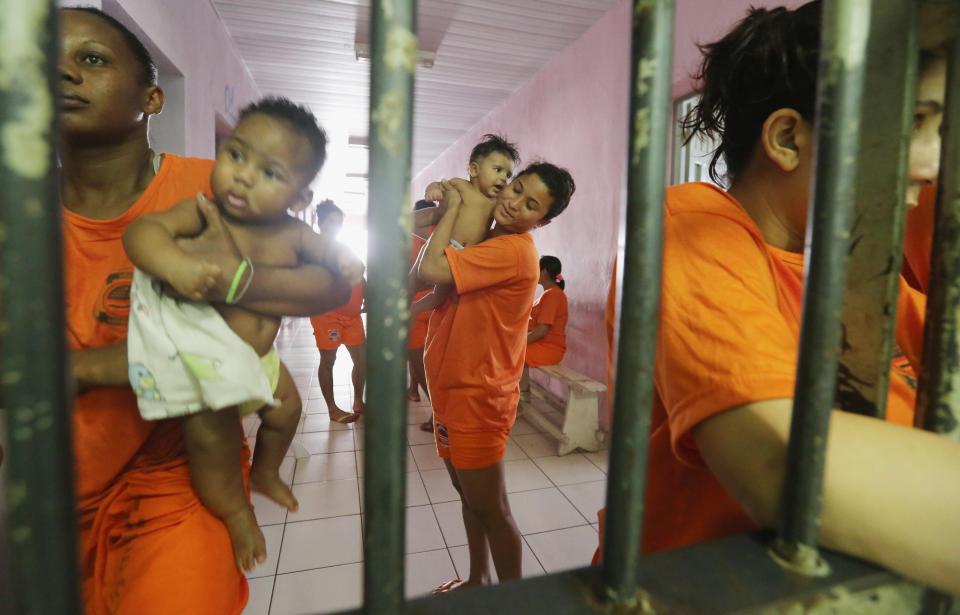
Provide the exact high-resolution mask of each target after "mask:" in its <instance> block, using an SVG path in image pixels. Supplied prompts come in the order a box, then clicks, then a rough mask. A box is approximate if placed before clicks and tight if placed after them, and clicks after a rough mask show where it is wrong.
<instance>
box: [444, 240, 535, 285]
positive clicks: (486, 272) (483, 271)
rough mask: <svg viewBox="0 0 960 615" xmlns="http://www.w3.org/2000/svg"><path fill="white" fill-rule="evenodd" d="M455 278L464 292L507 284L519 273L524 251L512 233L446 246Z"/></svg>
mask: <svg viewBox="0 0 960 615" xmlns="http://www.w3.org/2000/svg"><path fill="white" fill-rule="evenodd" d="M445 254H446V255H447V262H449V263H450V271H451V273H452V274H453V282H454V284H455V285H456V287H457V292H458V293H459V294H461V295H464V294H466V293H471V292H474V291H478V290H482V289H484V288H489V287H491V286H499V285H501V284H506V283H508V282H510V281H512V280H513V279H514V278H516V277H517V275H518V273H519V268H520V253H519V251H518V249H517V246H515V245H514V244H513V242H512V241H511V237H509V236H507V237H495V238H493V239H488V240H486V241H484V242H481V243H478V244H475V245H472V246H469V247H467V248H464V249H463V250H458V249H456V248H454V247H452V246H447V249H446V250H445Z"/></svg>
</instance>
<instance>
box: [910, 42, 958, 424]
mask: <svg viewBox="0 0 960 615" xmlns="http://www.w3.org/2000/svg"><path fill="white" fill-rule="evenodd" d="M948 60H949V67H948V69H947V71H948V74H947V98H946V106H945V110H944V118H943V122H944V126H946V127H947V132H946V134H945V136H944V139H943V150H942V153H941V158H940V182H939V187H938V190H937V209H936V222H935V224H934V232H933V260H932V262H931V270H930V280H931V282H930V295H929V300H928V303H927V318H926V331H925V332H924V348H923V373H922V374H921V376H920V392H919V396H918V399H917V418H918V423H919V424H920V425H922V426H923V428H924V429H928V430H930V431H935V432H937V433H940V434H943V435H944V436H946V437H949V438H951V439H953V440H956V441H960V326H958V322H957V316H958V314H960V41H958V40H957V39H954V41H953V43H952V45H951V51H950V57H949V58H948Z"/></svg>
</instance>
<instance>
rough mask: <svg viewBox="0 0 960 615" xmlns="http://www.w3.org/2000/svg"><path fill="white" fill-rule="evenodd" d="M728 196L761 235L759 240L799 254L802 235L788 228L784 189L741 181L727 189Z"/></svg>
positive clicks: (763, 182)
mask: <svg viewBox="0 0 960 615" xmlns="http://www.w3.org/2000/svg"><path fill="white" fill-rule="evenodd" d="M729 193H730V196H732V197H733V198H735V199H736V200H737V202H738V203H740V205H741V206H742V207H743V209H744V210H746V212H747V215H748V216H750V218H751V219H752V220H753V222H754V223H755V224H756V225H757V228H759V229H760V234H761V235H763V240H764V241H765V242H766V243H767V244H768V245H771V246H773V247H775V248H779V249H781V250H786V251H788V252H803V244H804V234H803V232H800V233H797V232H796V231H795V230H793V229H792V228H791V227H790V224H789V223H788V219H787V216H786V212H785V211H784V205H786V202H785V199H784V190H783V187H782V186H780V187H778V186H772V185H768V183H767V182H765V181H763V180H762V179H759V180H749V179H745V180H742V181H738V182H736V183H735V184H734V185H732V186H731V187H730V190H729Z"/></svg>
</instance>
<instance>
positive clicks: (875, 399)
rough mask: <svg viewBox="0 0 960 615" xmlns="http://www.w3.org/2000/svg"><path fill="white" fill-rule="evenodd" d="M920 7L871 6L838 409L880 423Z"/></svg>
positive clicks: (876, 1) (880, 0)
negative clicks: (862, 126)
mask: <svg viewBox="0 0 960 615" xmlns="http://www.w3.org/2000/svg"><path fill="white" fill-rule="evenodd" d="M917 13H918V11H917V4H916V3H913V2H888V1H886V0H873V7H872V10H871V15H870V35H869V39H868V42H867V68H866V76H865V78H866V85H865V86H864V91H865V92H866V93H867V94H866V96H865V97H864V102H863V105H862V107H861V109H860V116H861V122H862V123H863V125H865V126H883V127H884V129H883V130H864V131H862V133H861V135H860V165H859V170H858V172H857V178H856V210H855V212H854V217H853V224H852V228H851V233H850V241H849V253H848V255H847V266H846V272H847V273H846V275H847V293H846V295H845V297H844V303H843V343H842V345H841V355H840V366H839V373H838V374H837V393H836V407H837V408H840V409H841V410H844V411H847V412H854V413H857V414H863V415H867V416H875V417H878V418H883V417H884V415H885V409H886V400H887V390H888V385H889V374H890V360H891V355H892V346H893V343H892V342H893V331H894V323H895V320H896V305H897V294H898V291H899V285H898V282H899V278H900V263H901V260H902V253H903V249H902V245H903V228H904V206H903V201H904V194H905V191H906V186H907V165H908V163H909V154H910V137H911V134H912V120H913V106H914V100H915V91H916V74H917Z"/></svg>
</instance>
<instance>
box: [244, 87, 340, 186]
mask: <svg viewBox="0 0 960 615" xmlns="http://www.w3.org/2000/svg"><path fill="white" fill-rule="evenodd" d="M254 114H260V115H266V116H269V117H272V118H276V119H280V120H286V121H287V122H288V123H289V124H290V125H291V126H292V127H293V129H294V130H295V131H296V132H298V133H300V134H302V135H303V136H304V137H306V138H307V141H309V142H310V147H311V148H313V161H312V164H311V166H310V168H311V170H312V173H311V174H310V175H311V179H312V177H313V176H315V175H316V174H317V173H319V172H320V169H321V168H322V167H323V163H324V162H326V161H327V133H326V132H325V131H324V130H323V128H321V127H320V124H319V123H317V118H316V117H314V115H313V113H311V112H310V110H309V109H307V108H306V107H304V106H302V105H298V104H296V103H294V102H293V101H291V100H290V99H288V98H283V97H281V96H268V97H266V98H261V99H260V100H258V101H257V102H255V103H251V104H249V105H247V106H246V107H244V108H243V109H241V110H240V116H239V118H238V119H237V123H240V122H242V121H243V120H244V119H245V118H247V117H249V116H251V115H254Z"/></svg>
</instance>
